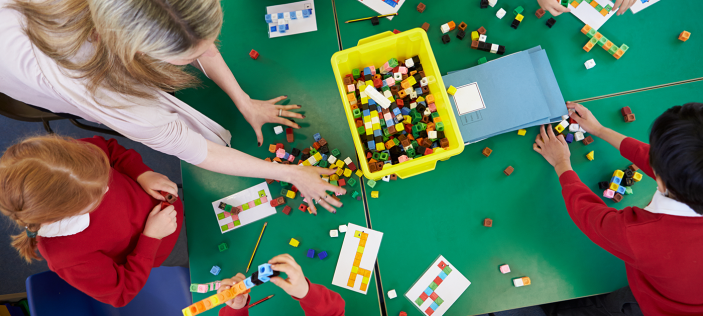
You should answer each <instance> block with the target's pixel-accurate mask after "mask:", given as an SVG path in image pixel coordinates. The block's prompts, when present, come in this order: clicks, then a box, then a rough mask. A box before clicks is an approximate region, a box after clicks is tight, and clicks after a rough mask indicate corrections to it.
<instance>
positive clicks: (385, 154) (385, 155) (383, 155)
mask: <svg viewBox="0 0 703 316" xmlns="http://www.w3.org/2000/svg"><path fill="white" fill-rule="evenodd" d="M380 156H381V161H386V160H388V153H381V155H380Z"/></svg>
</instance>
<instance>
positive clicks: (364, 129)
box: [356, 125, 366, 135]
mask: <svg viewBox="0 0 703 316" xmlns="http://www.w3.org/2000/svg"><path fill="white" fill-rule="evenodd" d="M356 132H357V133H359V135H364V134H366V127H364V125H361V126H359V127H357V128H356Z"/></svg>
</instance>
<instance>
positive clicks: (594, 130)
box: [566, 102, 603, 137]
mask: <svg viewBox="0 0 703 316" xmlns="http://www.w3.org/2000/svg"><path fill="white" fill-rule="evenodd" d="M566 107H567V108H569V109H573V110H575V111H576V114H577V115H574V114H571V118H572V119H574V121H576V123H577V124H578V125H579V126H581V127H582V128H583V129H584V130H585V131H586V132H588V133H591V134H593V135H595V136H598V137H600V136H599V134H600V131H601V130H602V129H603V125H601V124H600V122H598V119H596V117H595V116H594V115H593V113H591V110H589V109H587V108H586V107H585V106H583V105H581V104H578V103H573V102H566Z"/></svg>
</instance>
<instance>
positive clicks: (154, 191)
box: [137, 171, 178, 201]
mask: <svg viewBox="0 0 703 316" xmlns="http://www.w3.org/2000/svg"><path fill="white" fill-rule="evenodd" d="M137 182H138V183H139V185H141V186H142V189H144V191H146V193H148V194H149V195H151V197H153V198H155V199H157V200H159V201H166V199H165V198H164V197H163V195H161V193H159V191H165V192H168V193H171V194H173V195H175V196H178V186H177V185H176V184H175V183H173V182H172V181H171V180H169V179H168V177H167V176H165V175H162V174H160V173H156V172H153V171H147V172H145V173H142V174H141V175H140V176H138V177H137Z"/></svg>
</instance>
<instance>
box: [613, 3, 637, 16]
mask: <svg viewBox="0 0 703 316" xmlns="http://www.w3.org/2000/svg"><path fill="white" fill-rule="evenodd" d="M635 1H638V0H618V1H615V4H614V5H613V10H615V9H617V8H620V10H618V13H616V14H617V15H623V14H625V11H627V9H629V8H630V7H631V6H632V5H633V4H635Z"/></svg>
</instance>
